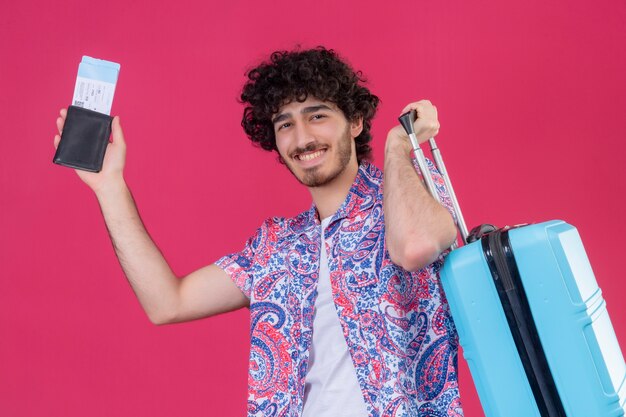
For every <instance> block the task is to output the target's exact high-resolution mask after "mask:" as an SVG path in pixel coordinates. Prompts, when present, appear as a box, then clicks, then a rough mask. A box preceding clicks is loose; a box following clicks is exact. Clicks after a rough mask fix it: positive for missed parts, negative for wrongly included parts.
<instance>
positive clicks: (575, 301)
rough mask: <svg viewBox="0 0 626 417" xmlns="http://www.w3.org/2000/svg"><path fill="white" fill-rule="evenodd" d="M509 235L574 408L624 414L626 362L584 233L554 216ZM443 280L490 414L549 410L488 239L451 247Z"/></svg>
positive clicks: (560, 385)
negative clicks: (508, 311)
mask: <svg viewBox="0 0 626 417" xmlns="http://www.w3.org/2000/svg"><path fill="white" fill-rule="evenodd" d="M509 238H510V243H511V247H512V249H513V252H514V255H515V260H516V263H517V267H518V270H519V274H520V277H521V280H522V283H523V287H524V291H525V293H526V296H527V298H528V302H529V305H530V309H531V312H532V316H533V318H534V322H535V325H536V327H537V333H538V334H539V337H540V339H541V344H542V346H543V350H544V352H545V355H546V358H547V360H548V364H549V368H550V371H551V373H552V377H553V379H554V382H555V384H556V387H557V390H558V393H559V396H560V399H561V402H562V404H563V408H564V409H565V412H566V415H567V416H568V417H596V416H597V417H600V416H602V417H605V416H607V417H619V416H624V414H625V404H626V399H625V398H626V395H625V394H626V365H625V364H624V358H623V356H622V353H621V350H620V348H619V345H618V343H617V338H616V336H615V332H614V331H613V327H612V325H611V322H610V318H609V315H608V312H607V309H606V304H605V302H604V300H603V299H602V295H601V292H600V289H599V288H598V285H597V282H596V280H595V277H594V275H593V271H592V269H591V266H590V264H589V261H588V259H587V255H586V254H585V251H584V248H583V245H582V242H581V241H580V237H579V236H578V232H577V231H576V229H575V228H574V227H572V226H570V225H568V224H567V223H564V222H562V221H551V222H546V223H541V224H536V225H531V226H525V227H520V228H515V229H511V230H510V231H509ZM441 281H442V285H443V287H444V290H445V292H446V297H447V298H448V301H449V304H450V310H451V312H452V316H453V319H454V322H455V324H456V326H457V329H458V332H459V340H460V343H461V346H462V347H463V350H464V357H465V358H466V360H467V362H468V364H469V367H470V371H471V373H472V377H473V379H474V383H475V385H476V390H477V391H478V394H479V397H480V401H481V404H482V405H483V409H484V411H485V415H486V416H487V417H498V416H502V417H518V416H519V417H532V416H540V413H539V410H538V409H537V403H536V401H535V399H534V396H533V393H532V390H531V389H530V386H529V383H528V379H527V377H526V375H525V372H524V367H523V366H522V363H521V360H520V358H519V354H518V352H517V348H516V346H515V343H514V341H513V337H512V336H511V332H510V330H509V328H508V324H507V320H506V317H505V314H504V312H503V309H502V305H501V304H500V300H499V297H498V293H497V291H496V289H495V286H494V284H493V278H492V276H491V273H490V271H489V268H488V267H487V264H486V259H485V257H484V255H483V251H482V248H481V242H480V241H479V242H474V243H472V244H469V245H466V246H464V247H462V248H460V249H457V250H455V251H453V252H452V253H450V254H449V255H448V257H447V259H446V261H445V264H444V266H443V268H442V271H441Z"/></svg>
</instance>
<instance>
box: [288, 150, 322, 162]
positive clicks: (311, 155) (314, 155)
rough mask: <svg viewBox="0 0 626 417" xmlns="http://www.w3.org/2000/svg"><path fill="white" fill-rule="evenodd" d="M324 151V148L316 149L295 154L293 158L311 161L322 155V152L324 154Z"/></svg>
mask: <svg viewBox="0 0 626 417" xmlns="http://www.w3.org/2000/svg"><path fill="white" fill-rule="evenodd" d="M325 152H326V149H320V150H318V151H315V152H311V153H303V154H297V155H296V156H295V159H297V160H299V161H312V160H313V159H315V158H318V157H320V156H322V154H324V153H325Z"/></svg>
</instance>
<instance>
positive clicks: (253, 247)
mask: <svg viewBox="0 0 626 417" xmlns="http://www.w3.org/2000/svg"><path fill="white" fill-rule="evenodd" d="M270 226H271V222H270V219H268V220H266V221H265V222H263V224H262V225H261V227H259V228H258V229H257V231H256V232H255V233H254V234H253V235H252V236H251V237H250V238H249V239H248V240H247V241H246V243H245V245H244V248H243V250H241V251H240V252H236V253H231V254H229V255H225V256H223V257H221V258H220V259H218V260H217V261H216V262H215V264H216V265H217V266H219V267H220V268H222V269H223V270H224V271H225V272H226V273H227V274H228V275H229V276H230V278H231V279H232V281H233V282H234V283H235V285H237V287H239V289H240V290H241V291H242V292H243V293H244V294H245V295H246V297H248V299H250V297H251V294H252V289H253V288H254V283H255V282H258V279H259V278H261V277H263V276H265V275H267V257H268V256H267V255H268V254H269V250H268V245H269V239H268V236H270V235H271V233H270Z"/></svg>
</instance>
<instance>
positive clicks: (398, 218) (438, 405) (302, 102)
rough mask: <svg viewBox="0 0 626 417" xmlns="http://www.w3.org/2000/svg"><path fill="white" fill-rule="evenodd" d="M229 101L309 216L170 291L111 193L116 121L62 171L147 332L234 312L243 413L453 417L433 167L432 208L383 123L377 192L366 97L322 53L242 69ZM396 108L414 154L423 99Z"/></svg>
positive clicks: (444, 231) (173, 283)
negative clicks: (91, 200)
mask: <svg viewBox="0 0 626 417" xmlns="http://www.w3.org/2000/svg"><path fill="white" fill-rule="evenodd" d="M241 99H242V102H243V103H245V104H246V108H245V111H244V117H243V121H242V125H243V127H244V130H245V131H246V133H247V134H248V136H249V137H250V139H251V140H252V141H253V142H255V143H258V144H259V145H260V146H261V147H262V148H263V149H265V150H270V151H276V152H277V153H278V157H279V160H280V161H281V163H284V164H285V165H286V167H287V168H288V169H289V170H290V171H291V173H292V174H293V175H294V176H295V177H296V178H297V179H298V181H300V182H301V183H302V184H303V185H305V186H306V187H307V188H308V189H309V191H310V192H311V196H312V198H313V205H312V206H311V208H310V209H309V210H308V211H306V212H304V213H301V214H300V215H298V216H296V217H294V218H276V217H274V218H270V219H267V220H266V221H265V222H264V223H263V224H262V226H261V227H260V228H259V229H258V230H257V232H256V233H255V234H254V235H253V236H252V237H251V238H250V239H249V240H248V242H247V243H246V245H245V247H244V249H243V250H242V251H241V252H239V253H235V254H231V255H227V256H224V257H222V258H221V259H219V260H218V261H217V262H216V263H215V264H213V265H209V266H206V267H204V268H201V269H199V270H197V271H195V272H193V273H191V274H189V275H187V276H185V277H184V278H182V279H178V278H177V277H176V276H175V275H174V273H173V272H172V270H171V269H170V268H169V266H168V265H167V262H166V261H165V259H164V258H163V256H162V255H161V253H160V252H159V250H158V248H157V247H156V246H155V244H154V243H153V242H152V240H151V239H150V237H149V235H148V233H147V232H146V230H145V228H144V226H143V224H142V222H141V220H140V218H139V214H138V212H137V209H136V206H135V204H134V201H133V199H132V196H131V193H130V191H129V189H128V187H127V185H126V183H125V182H124V178H123V169H124V162H125V153H126V144H125V141H124V136H123V134H122V129H121V126H120V121H119V118H118V117H116V118H115V119H114V120H113V126H112V136H113V142H112V143H110V144H109V145H108V149H107V152H106V155H105V160H104V165H103V169H102V171H101V172H99V173H91V172H86V171H78V170H77V171H76V172H77V174H78V175H79V177H80V178H81V179H82V180H83V181H84V182H85V183H87V185H89V186H90V187H91V188H92V189H93V191H94V192H95V194H96V196H97V198H98V201H99V203H100V206H101V209H102V213H103V216H104V219H105V221H106V224H107V228H108V230H109V234H110V236H111V240H112V242H113V246H114V248H115V251H116V254H117V256H118V258H119V260H120V264H121V265H122V268H123V269H124V272H125V274H126V277H127V278H128V280H129V282H130V284H131V286H132V288H133V290H134V291H135V294H136V295H137V297H138V299H139V301H140V302H141V304H142V306H143V308H144V309H145V311H146V313H147V314H148V316H149V317H150V319H151V320H152V322H154V323H155V324H165V323H175V322H182V321H188V320H194V319H198V318H202V317H208V316H211V315H214V314H219V313H222V312H226V311H231V310H234V309H238V308H241V307H245V306H249V308H250V315H251V351H250V369H249V378H248V381H249V399H248V415H249V416H294V417H295V416H305V417H308V416H315V417H324V416H331V417H336V416H355V417H356V416H359V417H365V416H461V415H462V411H461V405H460V400H459V394H458V386H457V372H456V359H457V356H456V355H457V336H456V333H455V330H454V325H453V323H452V320H451V318H450V313H449V310H448V306H447V304H446V302H445V298H444V296H443V292H442V289H441V287H440V283H439V280H438V271H439V269H440V267H441V265H442V262H443V254H444V253H445V252H444V251H445V250H446V248H448V247H449V246H450V245H451V244H452V242H453V241H454V240H455V238H456V229H455V226H454V222H453V218H452V216H451V214H450V212H449V210H450V205H449V199H448V197H447V195H446V194H445V190H444V189H443V186H442V181H441V177H440V176H439V174H438V173H437V172H436V170H435V168H434V167H433V166H432V165H431V170H432V173H433V174H434V175H435V179H436V181H435V182H436V184H437V187H438V192H439V193H440V195H441V197H442V199H443V201H444V202H446V203H447V208H446V207H444V206H442V205H440V204H439V203H437V202H436V201H435V200H434V199H433V198H432V197H431V196H430V195H429V194H428V192H427V191H426V189H425V188H424V186H423V185H422V183H421V180H420V178H419V175H418V174H417V172H416V170H415V168H414V166H413V164H412V160H411V155H410V154H411V145H410V142H409V140H408V137H407V136H406V134H405V132H404V130H403V129H402V127H401V126H400V125H398V126H395V127H394V128H392V129H391V130H390V131H389V134H388V136H387V142H386V146H385V173H384V191H383V173H382V172H381V171H380V170H379V169H378V168H376V167H375V166H374V165H372V164H370V163H369V162H368V158H369V157H370V153H371V148H370V146H369V141H370V140H371V135H370V132H369V131H370V126H371V120H372V118H373V117H374V114H375V112H376V107H377V105H378V98H377V97H376V96H374V95H372V94H371V93H370V92H369V90H368V89H367V88H365V87H364V86H363V81H362V80H361V79H360V77H359V75H358V73H355V72H354V71H353V70H352V69H351V68H350V67H349V66H348V65H347V64H346V63H345V62H343V61H342V60H341V59H339V57H338V56H337V55H336V54H335V53H334V52H333V51H332V50H326V49H324V48H316V49H312V50H305V51H293V52H275V53H274V54H272V55H271V58H270V59H269V61H268V62H265V63H263V64H261V65H259V66H258V67H257V68H255V69H253V70H251V71H250V72H249V73H248V81H247V83H246V84H245V86H244V88H243V93H242V95H241ZM409 109H415V110H417V113H418V118H417V120H416V122H415V131H416V134H417V137H418V140H419V141H420V142H423V141H426V140H428V139H429V138H430V137H433V136H434V135H436V134H437V132H438V129H439V123H438V121H437V111H436V108H435V107H434V106H433V105H432V104H431V103H430V102H429V101H427V100H422V101H418V102H415V103H411V104H409V105H408V106H407V107H405V109H403V112H404V111H407V110H409ZM65 114H66V113H65V111H64V110H62V111H61V117H60V118H59V119H58V120H57V126H58V128H59V131H61V129H62V128H63V123H64V118H65ZM59 139H60V138H59V135H57V136H56V137H55V141H54V143H55V146H56V145H57V144H58V141H59Z"/></svg>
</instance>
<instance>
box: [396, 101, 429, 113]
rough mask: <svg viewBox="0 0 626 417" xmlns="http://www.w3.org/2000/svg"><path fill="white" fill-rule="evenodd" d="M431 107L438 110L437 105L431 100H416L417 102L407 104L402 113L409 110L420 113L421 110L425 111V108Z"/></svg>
mask: <svg viewBox="0 0 626 417" xmlns="http://www.w3.org/2000/svg"><path fill="white" fill-rule="evenodd" d="M429 107H431V108H434V109H435V110H437V107H435V106H433V103H431V102H430V100H420V101H416V102H413V103H409V104H407V105H406V106H405V107H404V109H402V112H401V113H400V114H404V113H406V112H408V111H409V110H415V111H417V113H418V114H419V113H420V111H423V110H425V109H427V108H429Z"/></svg>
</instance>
